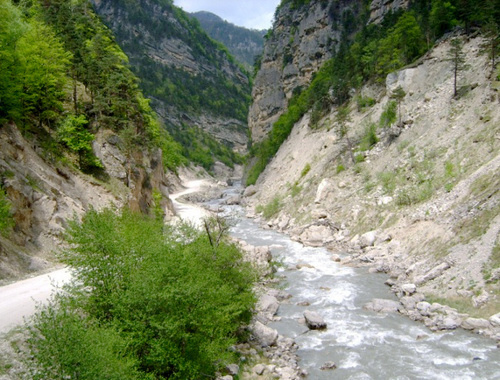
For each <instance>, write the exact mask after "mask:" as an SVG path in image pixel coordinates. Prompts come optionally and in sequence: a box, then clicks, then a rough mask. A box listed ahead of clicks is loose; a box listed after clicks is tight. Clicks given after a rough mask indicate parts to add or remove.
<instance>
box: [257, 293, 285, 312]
mask: <svg viewBox="0 0 500 380" xmlns="http://www.w3.org/2000/svg"><path fill="white" fill-rule="evenodd" d="M279 307H280V304H279V301H278V299H277V298H276V297H274V296H271V295H269V294H264V295H263V296H261V297H260V299H259V302H258V303H257V310H258V311H260V312H263V313H266V314H270V315H271V316H273V315H275V314H276V313H277V311H278V308H279Z"/></svg>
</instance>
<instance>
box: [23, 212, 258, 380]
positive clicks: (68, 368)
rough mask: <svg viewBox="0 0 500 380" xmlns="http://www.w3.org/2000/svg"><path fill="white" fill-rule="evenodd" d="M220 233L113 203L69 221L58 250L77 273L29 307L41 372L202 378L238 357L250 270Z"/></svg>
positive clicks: (248, 312) (247, 313)
mask: <svg viewBox="0 0 500 380" xmlns="http://www.w3.org/2000/svg"><path fill="white" fill-rule="evenodd" d="M223 235H225V231H224V230H222V231H217V233H216V234H214V231H211V235H210V236H211V237H212V238H214V237H215V239H216V242H217V244H211V243H210V240H209V237H208V236H207V234H205V233H204V232H201V231H197V230H194V229H192V228H190V227H188V226H178V227H167V226H165V225H164V223H163V221H162V220H161V219H160V218H149V217H141V216H139V215H136V214H133V213H131V212H129V211H123V212H122V213H119V214H117V213H116V212H115V211H113V210H109V209H108V210H104V211H102V212H97V211H94V210H92V211H89V212H88V213H87V214H86V215H85V216H84V217H83V220H82V222H81V223H79V222H76V221H75V222H73V223H71V225H70V228H69V230H68V242H69V243H70V247H71V248H70V249H69V250H67V251H65V252H64V253H63V255H62V260H63V262H65V263H66V264H68V265H70V266H71V267H72V268H73V269H74V278H75V282H74V284H73V285H72V287H71V288H69V289H68V290H67V291H68V296H67V297H63V298H62V299H61V300H56V302H55V304H53V305H51V306H49V308H48V309H45V311H42V314H41V316H40V314H39V316H37V317H35V324H34V327H33V329H34V332H35V334H33V339H32V350H31V352H32V354H33V358H34V363H36V364H37V365H38V366H40V367H41V369H40V370H39V373H50V371H52V370H59V368H62V369H64V371H62V370H61V375H65V376H74V373H75V372H74V371H75V369H80V368H81V369H82V372H83V373H85V374H86V376H83V375H82V377H76V378H82V379H89V380H90V379H95V378H103V379H116V378H120V377H119V376H120V375H123V376H124V377H123V378H125V379H127V378H137V379H141V378H145V379H167V378H168V379H199V378H203V377H212V376H213V375H214V374H215V372H216V371H217V370H218V369H220V368H223V367H224V366H226V365H227V364H229V363H231V362H233V361H234V360H236V359H235V356H234V353H232V352H231V351H230V350H229V347H230V346H231V345H234V344H235V343H237V342H238V338H239V331H240V328H241V325H242V324H245V323H248V322H249V321H250V318H251V316H252V307H253V305H254V302H255V297H254V295H253V292H252V284H253V282H254V281H255V279H256V275H255V272H254V270H253V269H252V268H251V266H250V265H249V264H248V263H244V262H243V260H242V254H241V252H240V251H239V250H238V249H237V248H236V246H234V245H232V244H230V243H229V242H228V241H227V239H226V238H225V237H224V236H223ZM212 243H214V240H212ZM49 341H50V342H51V343H54V344H50V345H49V344H47V342H49ZM67 345H71V347H66V346H67ZM40 347H41V348H42V349H40ZM100 356H101V357H100ZM107 361H110V363H111V368H109V369H107V370H106V371H105V370H104V368H103V367H104V366H105V365H106V364H107ZM121 364H123V366H122V365H121ZM99 368H101V370H103V375H100V374H99V375H97V376H96V375H95V373H97V372H95V371H98V370H99ZM84 370H85V371H86V372H84ZM91 371H93V372H91ZM115 371H116V372H115ZM92 373H93V374H94V377H92ZM104 374H105V375H104ZM45 378H63V376H59V377H52V376H47V377H45Z"/></svg>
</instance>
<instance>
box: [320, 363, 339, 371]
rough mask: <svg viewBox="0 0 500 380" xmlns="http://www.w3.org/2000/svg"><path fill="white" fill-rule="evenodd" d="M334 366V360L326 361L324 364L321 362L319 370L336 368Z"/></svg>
mask: <svg viewBox="0 0 500 380" xmlns="http://www.w3.org/2000/svg"><path fill="white" fill-rule="evenodd" d="M336 368H337V365H336V364H335V363H334V362H326V363H325V364H323V365H322V366H321V367H320V370H322V371H327V370H331V369H336Z"/></svg>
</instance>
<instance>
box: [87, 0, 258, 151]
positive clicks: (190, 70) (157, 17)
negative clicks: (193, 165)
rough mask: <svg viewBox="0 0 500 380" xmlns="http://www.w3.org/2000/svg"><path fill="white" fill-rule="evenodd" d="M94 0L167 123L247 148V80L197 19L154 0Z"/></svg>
mask: <svg viewBox="0 0 500 380" xmlns="http://www.w3.org/2000/svg"><path fill="white" fill-rule="evenodd" d="M92 3H93V4H94V7H95V10H96V12H97V13H98V14H99V15H100V16H101V17H102V18H103V21H104V22H105V23H106V25H107V26H108V27H109V28H111V29H112V30H113V33H114V34H115V35H116V38H117V42H118V43H119V44H120V46H121V47H122V49H123V50H124V51H125V53H126V54H127V55H128V57H129V59H130V63H131V66H132V70H133V71H134V72H135V74H136V75H137V76H138V77H139V78H140V80H141V87H142V89H143V91H144V93H145V94H146V95H147V96H148V97H150V98H151V99H152V100H153V102H152V106H153V108H154V109H155V111H156V112H157V113H158V114H159V115H160V117H161V118H162V119H163V121H164V122H165V124H166V125H167V127H169V128H174V129H175V128H178V127H180V126H182V125H183V124H187V125H190V126H197V127H200V128H202V129H203V130H205V131H207V132H208V133H210V134H212V135H213V136H214V137H216V138H217V139H218V140H219V141H222V142H224V143H226V144H227V145H229V146H231V147H233V148H234V150H236V151H240V152H243V151H245V150H246V146H247V140H248V138H247V125H246V120H245V118H246V109H247V107H248V106H247V103H248V101H249V97H250V84H249V79H248V77H247V75H246V74H245V73H244V72H243V71H242V70H241V69H240V68H239V67H238V65H237V64H236V62H235V61H234V60H232V59H231V58H230V57H229V56H228V55H227V53H226V52H225V51H224V50H222V49H220V47H219V46H218V45H217V44H216V43H215V42H214V41H213V40H211V39H210V38H209V37H208V36H207V35H206V33H205V32H203V30H202V29H201V27H199V24H198V22H197V21H196V20H194V19H192V18H191V17H190V16H188V15H187V14H186V13H184V12H183V11H182V10H181V9H179V8H177V7H175V6H173V5H171V4H170V5H169V4H167V3H165V2H163V3H162V2H159V1H155V0H134V1H128V2H123V1H111V0H93V1H92ZM174 135H175V133H174Z"/></svg>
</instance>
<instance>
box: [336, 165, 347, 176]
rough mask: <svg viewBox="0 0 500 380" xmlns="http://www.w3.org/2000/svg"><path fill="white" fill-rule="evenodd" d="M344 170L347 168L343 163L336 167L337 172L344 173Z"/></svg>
mask: <svg viewBox="0 0 500 380" xmlns="http://www.w3.org/2000/svg"><path fill="white" fill-rule="evenodd" d="M344 170H345V166H344V165H342V164H338V165H337V169H336V173H337V174H339V173H342V172H343V171H344Z"/></svg>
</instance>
